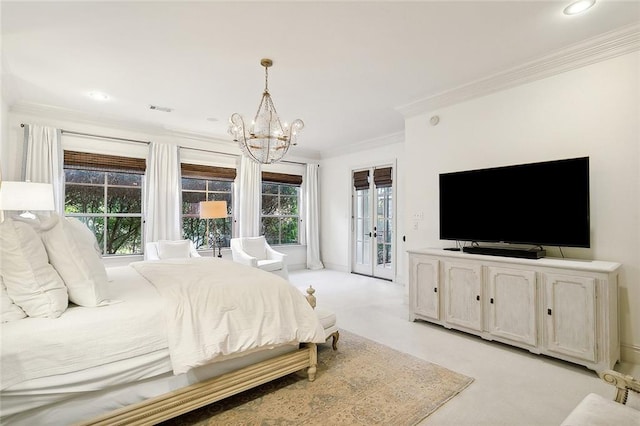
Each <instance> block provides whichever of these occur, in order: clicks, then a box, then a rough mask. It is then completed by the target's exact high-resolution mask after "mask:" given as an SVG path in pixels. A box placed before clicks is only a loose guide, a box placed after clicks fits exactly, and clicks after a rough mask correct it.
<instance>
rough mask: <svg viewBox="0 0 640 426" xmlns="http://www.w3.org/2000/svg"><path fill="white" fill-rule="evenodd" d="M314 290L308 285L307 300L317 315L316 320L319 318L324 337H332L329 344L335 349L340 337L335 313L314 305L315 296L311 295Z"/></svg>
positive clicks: (327, 338)
mask: <svg viewBox="0 0 640 426" xmlns="http://www.w3.org/2000/svg"><path fill="white" fill-rule="evenodd" d="M315 292H316V290H315V289H314V288H313V287H311V286H309V288H308V289H307V296H306V297H307V300H308V301H309V304H310V305H311V307H313V308H314V311H315V312H316V315H317V316H318V320H320V324H321V325H322V328H324V336H325V339H326V340H329V338H330V337H331V338H333V341H332V343H331V346H332V347H333V350H334V351H335V350H337V349H338V339H340V331H338V326H337V324H336V314H335V313H334V312H332V311H330V310H329V309H325V308H318V307H316V297H315V296H314V295H313V293H315Z"/></svg>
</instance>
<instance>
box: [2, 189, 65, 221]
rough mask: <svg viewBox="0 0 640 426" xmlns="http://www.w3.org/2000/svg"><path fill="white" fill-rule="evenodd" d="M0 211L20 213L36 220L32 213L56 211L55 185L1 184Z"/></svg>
mask: <svg viewBox="0 0 640 426" xmlns="http://www.w3.org/2000/svg"><path fill="white" fill-rule="evenodd" d="M0 210H2V211H20V210H22V211H23V213H22V214H21V215H20V216H22V217H26V218H29V219H35V217H36V216H35V215H34V214H33V213H31V211H51V210H55V204H54V201H53V185H52V184H50V183H38V182H12V181H6V180H5V181H2V182H0Z"/></svg>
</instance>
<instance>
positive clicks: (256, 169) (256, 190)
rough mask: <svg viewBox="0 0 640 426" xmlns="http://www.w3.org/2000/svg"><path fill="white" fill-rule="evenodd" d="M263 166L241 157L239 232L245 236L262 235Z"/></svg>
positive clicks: (238, 193)
mask: <svg viewBox="0 0 640 426" xmlns="http://www.w3.org/2000/svg"><path fill="white" fill-rule="evenodd" d="M261 173H262V167H261V165H260V164H259V163H256V162H254V161H252V160H251V159H249V158H248V157H245V156H244V155H243V156H242V157H240V177H239V179H238V191H237V193H236V194H237V195H238V196H237V197H235V198H236V200H237V203H236V206H237V209H236V212H237V214H236V217H237V218H238V232H239V236H240V237H241V238H243V237H259V236H260V216H261V211H260V200H261V199H262V175H261Z"/></svg>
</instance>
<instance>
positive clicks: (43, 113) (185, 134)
mask: <svg viewBox="0 0 640 426" xmlns="http://www.w3.org/2000/svg"><path fill="white" fill-rule="evenodd" d="M9 111H10V112H12V113H15V114H25V115H34V116H37V117H38V118H44V119H51V120H58V121H70V122H73V123H79V124H84V125H90V126H97V127H111V128H116V129H118V130H124V131H128V132H136V133H144V134H146V135H149V136H155V137H171V138H178V139H182V140H191V141H196V142H206V143H207V144H211V143H212V142H213V143H214V144H215V145H216V146H217V148H218V149H222V150H227V149H229V148H231V147H232V148H233V149H234V150H237V151H238V153H237V155H240V151H239V149H238V147H237V145H236V143H234V142H233V141H230V140H229V139H226V138H222V137H219V136H215V135H210V134H204V133H198V132H192V131H188V130H182V129H172V128H167V127H161V126H156V125H152V124H144V123H140V122H137V121H129V120H123V119H120V118H115V117H109V116H104V115H101V116H96V115H93V114H88V113H85V112H81V111H76V110H72V109H67V108H61V107H55V106H50V105H42V104H34V103H26V102H21V103H16V104H14V105H12V106H11V107H10V108H9ZM70 130H71V129H70ZM186 148H189V147H186ZM194 148H197V146H194ZM295 151H296V153H295V155H296V157H298V158H300V159H304V160H315V161H318V160H319V159H320V152H319V151H316V150H311V149H304V148H300V147H296V148H295ZM290 154H292V153H290ZM304 160H302V161H304Z"/></svg>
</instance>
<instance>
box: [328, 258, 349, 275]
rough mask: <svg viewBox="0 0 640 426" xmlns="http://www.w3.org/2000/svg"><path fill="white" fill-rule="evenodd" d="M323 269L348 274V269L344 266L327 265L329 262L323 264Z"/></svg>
mask: <svg viewBox="0 0 640 426" xmlns="http://www.w3.org/2000/svg"><path fill="white" fill-rule="evenodd" d="M323 263H324V267H325V269H331V270H332V271H338V272H347V273H348V272H349V267H348V266H346V265H339V264H335V263H329V262H324V261H323Z"/></svg>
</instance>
